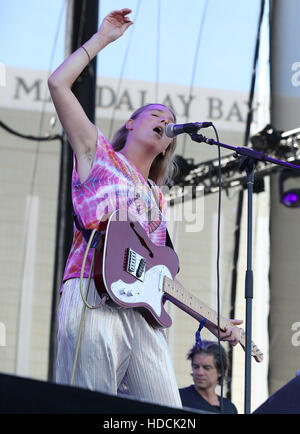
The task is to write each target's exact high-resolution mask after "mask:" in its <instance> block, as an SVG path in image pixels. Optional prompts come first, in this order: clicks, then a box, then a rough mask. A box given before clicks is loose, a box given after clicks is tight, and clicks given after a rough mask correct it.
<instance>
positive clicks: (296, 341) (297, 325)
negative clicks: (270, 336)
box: [291, 322, 300, 347]
mask: <svg viewBox="0 0 300 434" xmlns="http://www.w3.org/2000/svg"><path fill="white" fill-rule="evenodd" d="M298 329H300V322H294V323H293V324H292V327H291V330H292V331H295V332H296V333H294V334H293V336H292V345H293V346H294V347H299V346H300V330H298ZM297 330H298V331H297Z"/></svg>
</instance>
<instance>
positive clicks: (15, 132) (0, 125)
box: [0, 121, 63, 142]
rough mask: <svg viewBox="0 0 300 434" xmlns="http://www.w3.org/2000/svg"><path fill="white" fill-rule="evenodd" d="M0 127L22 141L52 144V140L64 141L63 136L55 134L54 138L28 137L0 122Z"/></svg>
mask: <svg viewBox="0 0 300 434" xmlns="http://www.w3.org/2000/svg"><path fill="white" fill-rule="evenodd" d="M0 127H1V128H3V129H4V130H5V131H7V132H8V133H10V134H13V135H14V136H17V137H20V138H22V139H26V140H33V141H37V142H50V141H52V140H60V141H61V142H62V141H63V136H62V135H60V134H54V135H53V136H50V135H49V136H44V137H42V136H41V137H39V136H32V135H30V134H29V135H27V134H23V133H20V132H19V131H16V130H14V129H13V128H11V127H9V126H8V125H7V124H5V123H4V122H2V121H0Z"/></svg>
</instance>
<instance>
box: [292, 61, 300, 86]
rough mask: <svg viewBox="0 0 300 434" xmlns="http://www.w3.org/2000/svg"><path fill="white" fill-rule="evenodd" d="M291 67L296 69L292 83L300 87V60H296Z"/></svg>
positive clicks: (293, 69)
mask: <svg viewBox="0 0 300 434" xmlns="http://www.w3.org/2000/svg"><path fill="white" fill-rule="evenodd" d="M291 69H292V71H296V72H295V73H294V74H293V75H292V78H291V82H292V85H293V86H295V87H298V86H300V62H294V63H293V64H292V68H291Z"/></svg>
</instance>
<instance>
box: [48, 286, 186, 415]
mask: <svg viewBox="0 0 300 434" xmlns="http://www.w3.org/2000/svg"><path fill="white" fill-rule="evenodd" d="M87 280H88V279H84V292H85V291H86V284H87ZM79 285H80V279H70V280H68V281H67V282H66V283H65V284H64V289H63V293H62V297H61V300H60V305H59V311H58V353H57V366H56V381H57V382H58V383H61V384H70V381H71V377H72V370H73V362H74V357H75V351H76V345H77V339H78V334H79V326H80V319H81V313H82V309H83V302H82V299H81V293H80V286H79ZM87 300H88V303H89V304H90V305H92V306H96V305H99V303H100V297H99V295H98V293H97V292H96V289H95V286H94V283H93V280H92V281H91V284H90V289H89V294H88V298H87ZM73 384H74V385H75V386H78V387H82V388H86V389H90V390H96V391H99V392H103V393H108V394H112V395H116V394H117V393H118V391H122V393H125V394H129V395H130V396H131V397H133V398H135V399H138V400H145V401H147V402H152V403H157V404H161V405H168V406H172V407H181V399H180V395H179V392H178V387H177V383H176V378H175V374H174V368H173V365H172V360H171V357H170V353H169V349H168V346H167V342H166V340H165V336H164V334H163V331H162V330H160V329H153V328H152V327H150V326H149V325H148V323H147V322H146V321H145V319H144V318H143V316H142V315H141V314H140V313H139V312H137V311H136V310H134V309H124V308H116V307H113V306H108V305H107V304H105V305H104V306H102V307H101V308H99V309H86V311H85V316H84V326H83V331H82V335H81V344H80V350H79V355H78V359H77V364H76V371H75V377H74V383H73ZM99 410H100V409H99ZM117 412H118V410H117V409H116V413H117ZM133 412H134V409H133Z"/></svg>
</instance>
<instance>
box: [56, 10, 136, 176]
mask: <svg viewBox="0 0 300 434" xmlns="http://www.w3.org/2000/svg"><path fill="white" fill-rule="evenodd" d="M130 12H131V10H130V9H122V10H119V11H113V12H111V13H110V14H109V15H107V16H106V17H105V18H104V20H103V21H102V23H101V26H100V28H99V30H98V32H97V33H95V34H94V35H93V36H92V37H91V39H89V40H88V41H87V42H85V43H84V44H83V46H82V47H80V48H78V50H76V51H75V52H74V53H73V54H71V55H70V56H69V57H68V58H67V59H66V60H65V61H64V62H63V63H62V64H61V65H60V66H59V67H58V68H57V69H56V70H55V71H54V72H53V73H52V75H51V76H50V77H49V79H48V86H49V90H50V94H51V97H52V101H53V103H54V106H55V109H56V112H57V115H58V117H59V120H60V122H61V124H62V126H63V129H64V130H65V132H66V134H67V136H68V139H69V142H70V144H71V146H72V148H73V151H74V152H75V154H76V157H77V162H78V172H79V175H80V178H81V179H82V180H83V179H85V178H86V176H87V175H88V173H89V171H90V169H91V166H92V164H93V159H94V155H95V151H96V140H97V129H96V127H95V125H94V124H93V123H92V122H91V121H90V120H89V119H88V117H87V116H86V114H85V112H84V110H83V108H82V106H81V105H80V103H79V101H78V100H77V98H76V97H75V95H74V94H73V92H72V90H71V87H72V84H73V83H74V81H75V80H76V79H77V77H78V76H79V75H80V74H81V72H82V71H83V69H84V68H85V67H86V65H87V64H88V63H89V61H90V60H92V59H93V58H94V57H95V56H96V55H97V54H98V53H99V52H100V51H101V50H102V49H103V48H104V47H106V46H107V45H108V44H110V43H111V42H113V41H115V40H116V39H118V38H119V37H120V36H121V35H123V33H124V32H125V31H126V30H127V28H128V27H129V26H130V25H131V24H133V23H132V21H130V20H129V18H128V17H127V16H126V15H128V14H129V13H130Z"/></svg>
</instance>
